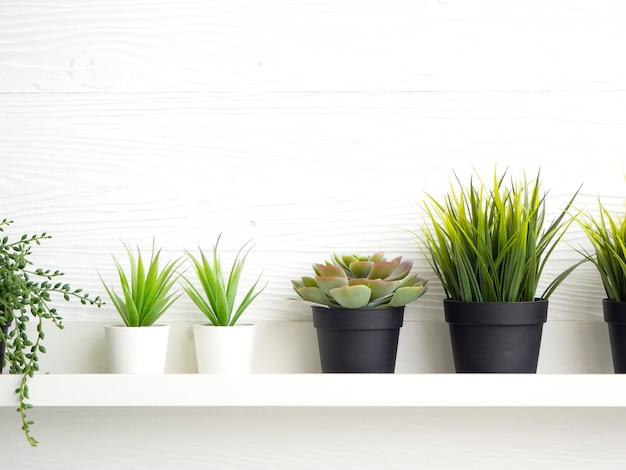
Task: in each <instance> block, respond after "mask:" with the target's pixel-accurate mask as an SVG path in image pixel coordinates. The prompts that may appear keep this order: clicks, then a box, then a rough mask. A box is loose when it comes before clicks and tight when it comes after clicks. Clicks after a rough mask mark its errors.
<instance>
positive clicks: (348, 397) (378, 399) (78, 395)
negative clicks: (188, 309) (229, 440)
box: [0, 374, 626, 407]
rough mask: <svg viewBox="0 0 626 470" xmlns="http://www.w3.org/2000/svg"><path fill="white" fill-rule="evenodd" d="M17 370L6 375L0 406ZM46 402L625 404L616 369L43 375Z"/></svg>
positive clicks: (39, 382)
mask: <svg viewBox="0 0 626 470" xmlns="http://www.w3.org/2000/svg"><path fill="white" fill-rule="evenodd" d="M18 383H19V377H17V376H11V375H2V376H0V406H15V405H16V404H17V397H16V395H15V393H14V391H15V389H16V388H17V386H18ZM30 396H31V403H32V404H33V405H35V406H43V407H46V406H47V407H127V406H131V407H150V406H153V407H170V406H174V407H175V406H192V407H626V376H621V375H614V374H598V375H593V374H592V375H589V374H575V375H548V374H546V375H543V374H538V375H513V374H493V375H491V374H490V375H481V374H476V375H474V374H459V375H457V374H380V375H379V374H254V375H247V376H219V375H199V374H166V375H153V376H139V375H113V374H80V375H78V374H76V375H75V374H68V375H37V376H35V377H34V378H33V379H32V380H31V382H30Z"/></svg>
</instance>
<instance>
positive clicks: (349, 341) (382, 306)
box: [292, 252, 427, 373]
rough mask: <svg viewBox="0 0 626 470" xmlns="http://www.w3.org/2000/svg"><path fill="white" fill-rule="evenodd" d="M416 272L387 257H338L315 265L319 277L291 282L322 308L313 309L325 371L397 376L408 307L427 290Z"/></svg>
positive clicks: (379, 255) (380, 255)
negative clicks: (401, 334) (401, 329)
mask: <svg viewBox="0 0 626 470" xmlns="http://www.w3.org/2000/svg"><path fill="white" fill-rule="evenodd" d="M412 267H413V263H412V262H411V261H402V257H401V256H398V257H397V258H394V259H392V260H390V261H387V259H386V258H385V257H384V254H383V252H377V253H374V254H373V255H371V256H362V255H356V254H353V255H344V256H340V255H338V254H336V253H335V254H333V256H332V261H326V262H325V263H324V264H321V263H317V264H314V265H313V271H314V274H315V275H314V276H305V277H302V278H301V279H300V280H295V281H292V285H293V289H294V290H295V292H296V293H297V294H298V295H299V296H300V297H301V298H303V299H304V300H307V301H309V302H312V303H314V304H318V305H313V306H312V310H313V325H314V326H315V328H316V331H317V339H318V345H319V351H320V361H321V365H322V372H380V373H393V372H394V370H395V364H396V353H397V348H398V337H399V334H400V327H401V326H402V323H403V319H404V307H405V306H406V305H407V304H409V303H411V302H413V301H414V300H417V299H418V298H419V297H421V296H422V295H423V294H424V293H425V292H426V290H427V286H426V283H427V281H426V280H425V279H422V278H421V277H419V276H417V274H411V268H412Z"/></svg>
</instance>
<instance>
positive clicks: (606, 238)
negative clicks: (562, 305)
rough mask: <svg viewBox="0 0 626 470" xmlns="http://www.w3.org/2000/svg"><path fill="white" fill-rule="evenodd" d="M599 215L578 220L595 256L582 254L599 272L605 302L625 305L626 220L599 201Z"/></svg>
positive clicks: (587, 215) (586, 253)
mask: <svg viewBox="0 0 626 470" xmlns="http://www.w3.org/2000/svg"><path fill="white" fill-rule="evenodd" d="M598 207H599V209H600V214H599V217H598V218H593V217H592V216H591V215H590V214H586V215H585V216H583V217H581V218H579V221H578V222H579V225H580V226H581V227H582V229H583V230H584V232H585V234H586V235H587V238H589V241H590V242H591V244H592V245H593V249H594V252H595V253H594V254H591V253H588V252H584V251H583V252H581V253H582V254H583V255H584V256H585V259H587V260H589V261H591V262H592V263H593V264H594V265H595V267H596V268H597V270H598V273H599V274H600V278H601V279H602V284H603V285H604V290H605V292H606V295H607V298H608V299H609V300H612V301H614V302H626V216H622V217H618V216H613V215H611V213H610V212H609V211H608V210H607V209H606V207H605V206H603V205H602V202H601V201H600V199H598Z"/></svg>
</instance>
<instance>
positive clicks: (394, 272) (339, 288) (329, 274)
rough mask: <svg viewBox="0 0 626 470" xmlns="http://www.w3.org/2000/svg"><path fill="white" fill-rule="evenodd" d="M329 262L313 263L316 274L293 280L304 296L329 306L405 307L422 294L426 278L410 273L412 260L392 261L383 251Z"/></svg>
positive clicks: (349, 256)
mask: <svg viewBox="0 0 626 470" xmlns="http://www.w3.org/2000/svg"><path fill="white" fill-rule="evenodd" d="M332 258H333V261H326V264H320V263H317V264H314V265H313V271H314V272H315V276H314V277H310V276H305V277H302V278H301V279H300V280H299V281H291V282H292V284H293V289H294V290H295V291H296V293H297V294H298V295H299V296H300V297H302V298H303V299H304V300H307V301H309V302H313V303H316V304H322V305H326V306H328V307H329V308H392V307H403V306H405V305H407V304H409V303H411V302H413V301H414V300H417V299H418V298H419V297H421V296H422V295H423V294H424V292H426V290H427V289H428V287H427V286H426V283H427V280H426V279H423V278H421V277H419V276H418V275H417V274H411V268H412V267H413V262H412V261H406V260H405V261H402V256H398V257H397V258H394V259H392V260H390V261H387V260H386V259H385V256H384V254H383V252H378V253H374V254H373V255H371V256H360V255H354V254H353V255H338V254H336V253H334V254H333V256H332Z"/></svg>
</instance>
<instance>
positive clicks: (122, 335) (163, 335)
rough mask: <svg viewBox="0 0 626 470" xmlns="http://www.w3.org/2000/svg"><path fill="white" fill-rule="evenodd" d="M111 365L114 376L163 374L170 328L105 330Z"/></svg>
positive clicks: (107, 327)
mask: <svg viewBox="0 0 626 470" xmlns="http://www.w3.org/2000/svg"><path fill="white" fill-rule="evenodd" d="M104 331H105V335H106V341H107V345H108V347H109V365H110V369H111V372H112V373H114V374H163V373H164V372H165V358H166V356H167V344H168V340H169V333H170V326H169V325H152V326H140V327H128V326H126V325H106V326H105V327H104Z"/></svg>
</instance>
